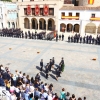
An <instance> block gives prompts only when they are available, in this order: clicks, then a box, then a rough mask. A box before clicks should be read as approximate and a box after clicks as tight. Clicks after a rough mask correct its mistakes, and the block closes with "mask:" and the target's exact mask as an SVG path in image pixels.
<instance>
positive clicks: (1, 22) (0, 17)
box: [0, 2, 6, 29]
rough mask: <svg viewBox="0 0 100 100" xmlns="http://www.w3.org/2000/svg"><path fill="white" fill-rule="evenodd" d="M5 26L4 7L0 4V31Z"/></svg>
mask: <svg viewBox="0 0 100 100" xmlns="http://www.w3.org/2000/svg"><path fill="white" fill-rule="evenodd" d="M5 25H6V21H5V6H4V3H3V2H0V29H2V28H3V27H4V26H5Z"/></svg>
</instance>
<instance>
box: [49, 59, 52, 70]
mask: <svg viewBox="0 0 100 100" xmlns="http://www.w3.org/2000/svg"><path fill="white" fill-rule="evenodd" d="M51 67H52V59H50V62H49V71H51Z"/></svg>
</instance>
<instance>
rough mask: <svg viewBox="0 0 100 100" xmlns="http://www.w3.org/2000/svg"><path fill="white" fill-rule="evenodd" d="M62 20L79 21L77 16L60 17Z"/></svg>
mask: <svg viewBox="0 0 100 100" xmlns="http://www.w3.org/2000/svg"><path fill="white" fill-rule="evenodd" d="M61 18H62V19H79V17H77V16H62V17H61Z"/></svg>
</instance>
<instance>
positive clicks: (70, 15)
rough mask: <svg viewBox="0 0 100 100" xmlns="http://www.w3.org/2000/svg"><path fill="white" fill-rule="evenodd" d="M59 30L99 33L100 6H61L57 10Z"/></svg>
mask: <svg viewBox="0 0 100 100" xmlns="http://www.w3.org/2000/svg"><path fill="white" fill-rule="evenodd" d="M58 29H59V30H58V33H59V32H77V33H81V34H85V33H92V34H100V7H85V6H63V7H62V8H61V9H60V10H59V26H58Z"/></svg>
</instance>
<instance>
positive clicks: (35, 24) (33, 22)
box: [31, 18, 38, 29]
mask: <svg viewBox="0 0 100 100" xmlns="http://www.w3.org/2000/svg"><path fill="white" fill-rule="evenodd" d="M31 23H32V29H38V23H37V19H36V18H32V20H31Z"/></svg>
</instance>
